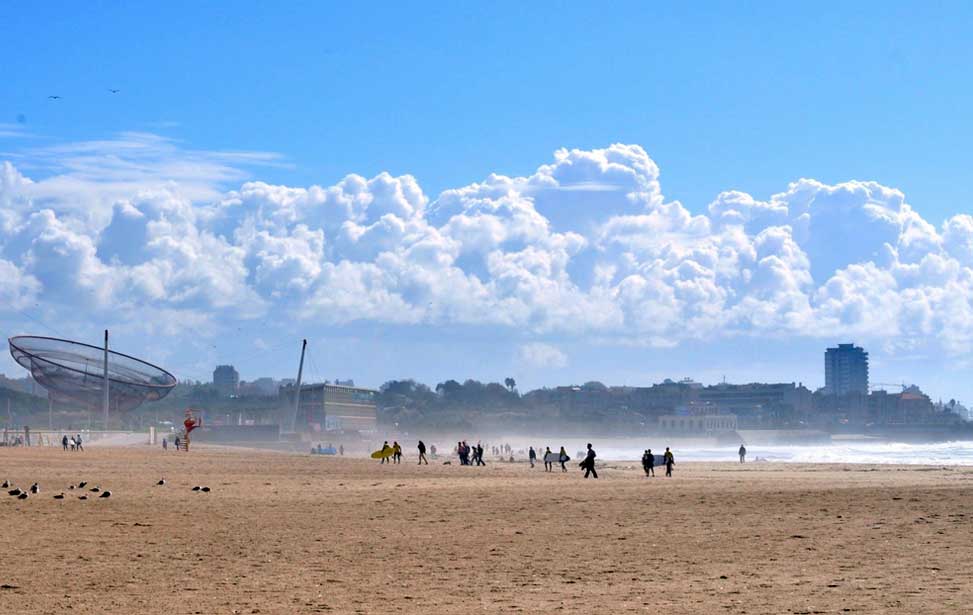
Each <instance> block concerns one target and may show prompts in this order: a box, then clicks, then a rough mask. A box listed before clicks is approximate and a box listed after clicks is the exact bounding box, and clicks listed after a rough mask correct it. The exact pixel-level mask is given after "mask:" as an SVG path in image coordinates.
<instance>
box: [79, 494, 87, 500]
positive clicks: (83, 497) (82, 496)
mask: <svg viewBox="0 0 973 615" xmlns="http://www.w3.org/2000/svg"><path fill="white" fill-rule="evenodd" d="M78 499H79V500H87V499H88V496H86V495H79V496H78Z"/></svg>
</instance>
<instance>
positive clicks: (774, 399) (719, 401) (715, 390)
mask: <svg viewBox="0 0 973 615" xmlns="http://www.w3.org/2000/svg"><path fill="white" fill-rule="evenodd" d="M699 401H700V402H701V403H702V404H708V405H711V406H713V407H715V408H717V409H718V411H719V414H732V415H735V416H736V417H737V420H738V422H739V424H740V427H742V428H750V429H753V428H756V427H782V426H794V425H797V424H799V423H801V421H803V420H805V419H806V417H807V416H808V415H809V414H810V412H811V410H812V403H811V391H810V390H808V389H807V388H806V387H805V386H804V385H803V384H801V383H793V382H786V383H762V382H752V383H750V384H717V385H713V386H708V387H705V388H703V389H702V390H701V391H700V392H699Z"/></svg>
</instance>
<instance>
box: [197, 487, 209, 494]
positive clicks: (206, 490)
mask: <svg viewBox="0 0 973 615" xmlns="http://www.w3.org/2000/svg"><path fill="white" fill-rule="evenodd" d="M199 490H200V491H202V492H204V493H209V487H200V488H199Z"/></svg>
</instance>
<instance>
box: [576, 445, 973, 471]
mask: <svg viewBox="0 0 973 615" xmlns="http://www.w3.org/2000/svg"><path fill="white" fill-rule="evenodd" d="M649 445H651V443H646V447H647V446H649ZM646 447H643V448H641V449H639V448H629V447H613V446H612V445H611V444H610V443H606V445H603V446H601V447H600V448H599V447H597V446H596V447H595V449H596V450H597V451H598V457H599V458H601V459H605V460H623V459H639V458H641V456H642V451H643V450H644V449H645V448H646ZM664 450H665V446H662V447H661V448H655V447H653V451H652V452H653V453H662V451H664ZM673 452H674V453H675V454H676V456H677V458H678V459H679V460H681V461H738V460H739V458H738V457H737V447H732V446H731V447H725V448H724V447H720V448H692V447H686V448H677V447H674V448H673ZM757 458H760V459H766V460H767V461H777V462H790V463H879V464H886V463H887V464H914V465H973V442H941V443H935V444H906V443H875V442H848V443H836V444H830V445H821V446H782V445H771V446H758V445H752V446H747V459H748V460H750V461H753V460H755V459H757Z"/></svg>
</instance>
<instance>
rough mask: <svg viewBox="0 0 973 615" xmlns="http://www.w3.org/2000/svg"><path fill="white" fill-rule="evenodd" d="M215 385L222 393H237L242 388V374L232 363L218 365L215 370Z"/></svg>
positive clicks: (228, 394) (227, 394)
mask: <svg viewBox="0 0 973 615" xmlns="http://www.w3.org/2000/svg"><path fill="white" fill-rule="evenodd" d="M213 386H214V387H216V390H217V391H219V392H220V395H226V396H230V395H236V394H237V391H238V390H239V388H240V374H239V372H237V371H236V369H235V368H234V367H233V366H232V365H217V366H216V369H214V370H213Z"/></svg>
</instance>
